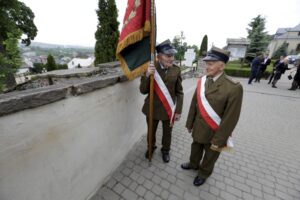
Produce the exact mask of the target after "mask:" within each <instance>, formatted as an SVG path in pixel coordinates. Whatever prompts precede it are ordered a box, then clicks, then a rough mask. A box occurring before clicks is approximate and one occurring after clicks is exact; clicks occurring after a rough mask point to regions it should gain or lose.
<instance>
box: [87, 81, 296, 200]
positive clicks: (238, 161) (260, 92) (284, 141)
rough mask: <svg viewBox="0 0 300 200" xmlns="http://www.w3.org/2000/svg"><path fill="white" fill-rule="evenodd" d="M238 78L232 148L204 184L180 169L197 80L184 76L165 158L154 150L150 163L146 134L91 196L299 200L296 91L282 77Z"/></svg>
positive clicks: (187, 146) (188, 141) (98, 198)
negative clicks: (240, 95)
mask: <svg viewBox="0 0 300 200" xmlns="http://www.w3.org/2000/svg"><path fill="white" fill-rule="evenodd" d="M237 80H239V81H240V82H241V83H242V85H243V87H244V99H243V107H242V113H241V117H240V121H239V123H238V125H237V127H236V129H235V131H234V135H233V136H234V140H235V148H234V150H233V151H232V152H229V153H228V152H226V153H225V152H224V153H222V154H221V156H220V158H219V159H218V161H217V163H216V166H215V169H214V172H213V174H212V175H211V176H210V177H209V178H208V179H207V181H206V183H205V184H204V185H202V186H200V187H195V186H193V179H194V177H195V176H196V171H185V170H182V169H181V167H180V165H181V164H182V163H183V162H186V161H188V158H189V154H190V144H191V142H192V138H191V136H190V134H188V132H187V131H186V129H185V127H184V125H185V120H186V116H187V112H188V109H189V104H190V101H191V98H192V95H193V93H194V89H195V85H196V81H197V79H195V78H189V79H186V80H184V82H183V86H184V92H185V99H184V109H183V116H182V119H181V121H180V122H179V123H177V124H176V125H175V127H174V130H173V136H172V146H171V152H170V155H171V160H170V162H169V163H167V164H165V163H163V161H162V158H161V153H160V151H159V150H156V151H155V153H154V155H153V160H152V162H151V164H149V162H148V160H146V159H145V157H144V155H145V151H146V135H145V136H143V137H142V138H141V140H140V141H139V142H138V143H137V144H136V145H135V146H134V147H133V149H132V150H131V151H130V152H129V154H128V155H127V157H126V158H125V160H124V162H123V163H122V164H121V165H120V166H119V167H118V168H117V170H116V171H115V172H114V173H113V174H112V176H111V178H110V179H109V180H108V182H106V183H105V184H104V185H103V186H102V187H101V188H100V189H99V190H98V192H97V193H96V195H95V196H93V197H92V198H91V200H103V199H105V200H119V199H122V200H123V199H126V200H136V199H146V200H159V199H168V200H176V199H185V200H237V199H245V200H257V199H264V200H265V199H266V200H280V199H281V200H299V199H300V90H297V91H289V90H287V89H288V88H289V87H290V84H291V82H290V81H288V79H287V78H286V77H285V76H283V78H282V80H280V81H279V82H278V84H277V86H278V88H271V86H270V85H268V84H267V81H266V80H261V82H260V83H253V84H252V85H248V84H247V79H237ZM159 126H161V125H159ZM161 130H162V129H161V127H159V129H158V133H157V134H158V136H157V141H158V143H157V146H158V149H160V147H161V143H160V138H161Z"/></svg>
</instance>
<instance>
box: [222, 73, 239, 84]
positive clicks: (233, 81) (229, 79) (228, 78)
mask: <svg viewBox="0 0 300 200" xmlns="http://www.w3.org/2000/svg"><path fill="white" fill-rule="evenodd" d="M225 78H226V79H227V80H228V81H229V82H230V83H232V84H235V85H237V84H239V83H240V82H238V81H235V80H233V79H232V78H231V77H230V76H228V75H226V76H225Z"/></svg>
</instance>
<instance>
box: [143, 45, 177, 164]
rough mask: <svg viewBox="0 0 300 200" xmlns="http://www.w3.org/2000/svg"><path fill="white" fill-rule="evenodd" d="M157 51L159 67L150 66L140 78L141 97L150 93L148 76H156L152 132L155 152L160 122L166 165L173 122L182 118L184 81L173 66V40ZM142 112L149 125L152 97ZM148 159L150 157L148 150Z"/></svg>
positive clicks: (159, 46) (162, 149)
mask: <svg viewBox="0 0 300 200" xmlns="http://www.w3.org/2000/svg"><path fill="white" fill-rule="evenodd" d="M156 51H157V60H158V62H157V66H154V65H153V64H150V65H149V67H148V69H147V72H146V73H145V74H144V75H143V76H142V77H141V84H140V92H141V93H142V94H149V91H150V78H149V77H150V75H151V74H153V75H154V78H155V87H154V91H155V92H154V99H153V127H152V133H151V134H152V153H153V151H154V150H155V149H156V146H155V142H156V137H155V136H156V129H157V126H158V123H159V121H161V122H162V128H163V135H162V148H161V152H162V159H163V161H164V162H166V163H167V162H169V160H170V154H169V151H170V146H171V134H172V123H173V122H174V121H178V120H179V119H180V116H181V111H182V103H183V91H182V85H181V82H182V79H181V70H180V68H179V67H178V66H176V65H174V63H173V62H174V55H175V53H176V50H175V49H174V47H173V46H172V45H171V42H170V40H166V41H164V42H162V43H161V44H159V45H157V46H156ZM155 73H156V74H155ZM142 111H143V113H144V114H145V115H146V120H147V125H149V124H148V117H149V95H148V96H147V97H146V99H145V103H144V106H143V109H142ZM148 130H149V129H148ZM148 136H149V134H148ZM148 146H149V138H148ZM145 156H146V158H149V152H148V150H147V152H146V155H145Z"/></svg>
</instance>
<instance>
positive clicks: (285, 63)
mask: <svg viewBox="0 0 300 200" xmlns="http://www.w3.org/2000/svg"><path fill="white" fill-rule="evenodd" d="M288 64H289V59H288V58H286V57H285V58H284V59H283V62H279V64H278V65H277V66H276V69H275V75H274V80H273V81H272V88H277V86H276V83H277V82H278V80H279V79H280V78H281V75H282V74H284V73H285V71H286V70H290V69H291V68H288Z"/></svg>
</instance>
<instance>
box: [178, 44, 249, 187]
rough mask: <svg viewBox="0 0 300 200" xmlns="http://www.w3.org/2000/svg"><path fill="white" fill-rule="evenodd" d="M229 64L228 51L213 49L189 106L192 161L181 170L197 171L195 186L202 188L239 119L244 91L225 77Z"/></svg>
mask: <svg viewBox="0 0 300 200" xmlns="http://www.w3.org/2000/svg"><path fill="white" fill-rule="evenodd" d="M228 60H229V52H228V51H225V50H222V49H219V48H217V47H213V48H212V49H211V51H210V52H209V53H208V54H207V56H206V57H205V58H204V59H203V61H205V62H206V65H207V68H206V72H207V73H206V76H203V77H202V78H201V79H200V80H199V83H198V87H197V89H196V91H195V94H194V96H193V99H192V102H191V105H190V110H189V113H188V118H187V121H186V128H187V129H188V132H189V133H192V137H193V143H192V145H191V155H190V160H189V162H187V163H183V164H182V165H181V167H182V168H183V169H185V170H189V169H195V170H198V175H197V176H196V177H195V179H194V185H195V186H200V185H202V184H203V183H204V182H205V180H206V179H207V178H208V177H209V176H210V175H211V174H212V172H213V168H214V165H215V162H216V161H217V159H218V157H219V155H220V152H221V150H222V149H223V148H224V147H225V146H226V145H227V140H228V138H229V137H230V136H231V134H232V132H233V130H234V128H235V126H236V124H237V122H238V119H239V116H240V111H241V106H242V99H243V88H242V85H241V84H240V83H238V82H235V81H233V80H232V79H231V78H230V77H228V76H227V75H226V74H225V73H224V68H225V64H226V63H227V62H228ZM203 80H205V82H201V81H203ZM201 86H202V87H201ZM201 160H202V161H201ZM200 161H201V162H200Z"/></svg>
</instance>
